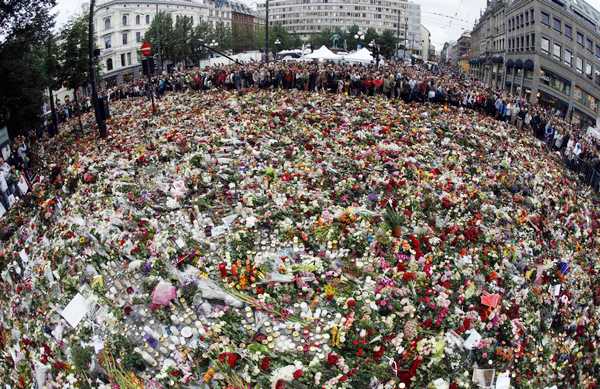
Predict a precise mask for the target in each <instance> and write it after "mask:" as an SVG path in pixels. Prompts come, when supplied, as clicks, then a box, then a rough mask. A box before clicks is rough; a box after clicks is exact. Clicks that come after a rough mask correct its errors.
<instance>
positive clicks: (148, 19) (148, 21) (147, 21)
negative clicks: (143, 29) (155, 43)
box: [146, 15, 150, 24]
mask: <svg viewBox="0 0 600 389" xmlns="http://www.w3.org/2000/svg"><path fill="white" fill-rule="evenodd" d="M146 24H150V15H146Z"/></svg>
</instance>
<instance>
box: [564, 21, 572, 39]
mask: <svg viewBox="0 0 600 389" xmlns="http://www.w3.org/2000/svg"><path fill="white" fill-rule="evenodd" d="M565 36H567V38H570V39H573V27H571V26H569V25H568V24H565Z"/></svg>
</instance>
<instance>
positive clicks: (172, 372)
mask: <svg viewBox="0 0 600 389" xmlns="http://www.w3.org/2000/svg"><path fill="white" fill-rule="evenodd" d="M169 375H170V376H171V377H179V376H180V375H181V372H180V371H179V370H177V369H173V370H171V371H170V372H169Z"/></svg>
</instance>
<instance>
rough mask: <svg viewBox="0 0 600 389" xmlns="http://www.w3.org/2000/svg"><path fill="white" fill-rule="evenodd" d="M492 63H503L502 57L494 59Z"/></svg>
mask: <svg viewBox="0 0 600 389" xmlns="http://www.w3.org/2000/svg"><path fill="white" fill-rule="evenodd" d="M493 61H494V63H504V58H502V57H494V59H493Z"/></svg>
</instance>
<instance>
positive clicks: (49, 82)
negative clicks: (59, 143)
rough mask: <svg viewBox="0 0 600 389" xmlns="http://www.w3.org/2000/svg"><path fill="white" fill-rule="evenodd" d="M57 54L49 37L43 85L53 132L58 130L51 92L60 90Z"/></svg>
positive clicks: (56, 49) (52, 37)
mask: <svg viewBox="0 0 600 389" xmlns="http://www.w3.org/2000/svg"><path fill="white" fill-rule="evenodd" d="M58 54H59V52H58V46H57V44H56V37H55V36H54V35H50V36H49V37H48V39H47V41H46V52H45V57H44V78H45V79H44V83H45V85H46V86H47V88H48V97H49V100H50V111H51V112H52V118H51V119H52V125H53V126H54V128H55V130H56V129H57V128H58V117H57V114H56V107H55V104H54V94H53V91H55V90H57V89H60V83H59V80H58V76H59V69H60V63H59V55H58Z"/></svg>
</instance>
